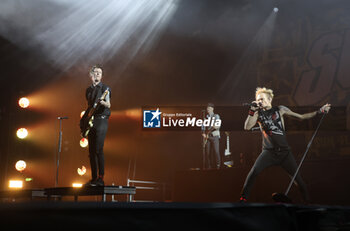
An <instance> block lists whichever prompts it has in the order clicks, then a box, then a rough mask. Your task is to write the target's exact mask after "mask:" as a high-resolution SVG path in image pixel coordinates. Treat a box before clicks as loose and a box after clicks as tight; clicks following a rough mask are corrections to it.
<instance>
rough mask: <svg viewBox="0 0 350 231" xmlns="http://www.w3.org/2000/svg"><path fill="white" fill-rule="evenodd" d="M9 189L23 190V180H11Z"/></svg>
mask: <svg viewBox="0 0 350 231" xmlns="http://www.w3.org/2000/svg"><path fill="white" fill-rule="evenodd" d="M9 188H12V189H19V188H23V181H21V180H10V181H9Z"/></svg>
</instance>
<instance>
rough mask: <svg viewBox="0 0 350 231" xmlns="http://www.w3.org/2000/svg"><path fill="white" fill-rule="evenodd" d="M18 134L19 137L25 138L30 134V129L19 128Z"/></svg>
mask: <svg viewBox="0 0 350 231" xmlns="http://www.w3.org/2000/svg"><path fill="white" fill-rule="evenodd" d="M16 134H17V137H18V138H20V139H24V138H26V137H27V136H28V130H27V129H25V128H19V129H18V130H17V133H16Z"/></svg>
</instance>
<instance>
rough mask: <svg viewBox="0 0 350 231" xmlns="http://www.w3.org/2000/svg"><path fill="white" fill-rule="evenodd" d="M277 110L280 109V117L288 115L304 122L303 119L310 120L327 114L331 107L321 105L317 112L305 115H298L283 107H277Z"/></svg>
mask: <svg viewBox="0 0 350 231" xmlns="http://www.w3.org/2000/svg"><path fill="white" fill-rule="evenodd" d="M279 109H280V113H281V115H288V116H292V117H295V118H298V119H301V120H305V119H311V118H313V117H315V116H316V115H317V114H318V113H328V111H329V110H330V109H331V105H330V104H328V103H327V104H325V105H323V106H322V107H321V108H320V109H319V110H318V111H314V112H309V113H305V114H299V113H296V112H293V111H292V110H290V109H289V108H287V107H285V106H279Z"/></svg>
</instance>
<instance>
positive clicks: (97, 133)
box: [83, 65, 111, 186]
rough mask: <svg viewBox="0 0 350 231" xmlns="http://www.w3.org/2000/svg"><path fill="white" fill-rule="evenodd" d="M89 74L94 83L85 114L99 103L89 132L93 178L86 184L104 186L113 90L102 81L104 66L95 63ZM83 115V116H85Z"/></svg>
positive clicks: (87, 90)
mask: <svg viewBox="0 0 350 231" xmlns="http://www.w3.org/2000/svg"><path fill="white" fill-rule="evenodd" d="M89 76H90V78H91V81H92V85H91V86H90V87H88V88H87V89H86V94H85V96H86V100H87V103H88V109H87V110H86V111H85V114H84V116H85V115H87V114H88V113H89V111H90V110H91V109H92V108H93V106H94V105H97V107H96V109H95V113H94V115H93V118H94V119H93V126H92V127H91V129H90V131H89V133H88V141H89V158H90V166H91V177H92V178H91V180H90V181H89V182H88V183H86V184H85V185H86V186H103V185H104V181H103V177H104V153H103V145H104V140H105V137H106V133H107V129H108V118H109V116H110V115H111V110H110V108H111V102H110V98H111V91H110V88H109V87H108V86H107V85H105V84H103V83H102V82H101V80H102V67H101V66H99V65H95V66H93V67H92V68H91V69H90V72H89ZM106 90H107V91H108V94H107V95H106V97H105V98H104V99H103V100H101V96H102V94H103V93H104V92H105V91H106ZM96 103H97V104H96ZM84 116H83V118H84Z"/></svg>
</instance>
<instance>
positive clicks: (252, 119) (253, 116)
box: [244, 106, 259, 130]
mask: <svg viewBox="0 0 350 231" xmlns="http://www.w3.org/2000/svg"><path fill="white" fill-rule="evenodd" d="M258 109H259V107H253V106H252V107H250V109H249V114H248V117H247V119H246V120H245V122H244V130H250V129H252V128H253V127H254V126H255V124H256V122H257V121H258Z"/></svg>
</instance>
